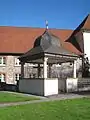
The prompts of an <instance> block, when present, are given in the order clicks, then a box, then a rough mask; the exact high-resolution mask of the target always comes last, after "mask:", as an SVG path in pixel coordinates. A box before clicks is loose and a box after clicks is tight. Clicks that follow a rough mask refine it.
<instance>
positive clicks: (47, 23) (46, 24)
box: [46, 20, 48, 30]
mask: <svg viewBox="0 0 90 120" xmlns="http://www.w3.org/2000/svg"><path fill="white" fill-rule="evenodd" d="M46 29H47V30H48V21H47V20H46Z"/></svg>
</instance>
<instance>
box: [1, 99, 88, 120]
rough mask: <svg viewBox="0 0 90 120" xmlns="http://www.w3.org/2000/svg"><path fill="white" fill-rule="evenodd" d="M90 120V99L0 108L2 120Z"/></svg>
mask: <svg viewBox="0 0 90 120" xmlns="http://www.w3.org/2000/svg"><path fill="white" fill-rule="evenodd" d="M15 119H16V120H90V99H89V98H82V99H73V100H62V101H52V102H44V103H34V104H27V105H20V106H13V107H5V108H0V120H15Z"/></svg>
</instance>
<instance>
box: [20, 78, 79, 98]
mask: <svg viewBox="0 0 90 120" xmlns="http://www.w3.org/2000/svg"><path fill="white" fill-rule="evenodd" d="M77 83H78V78H67V79H58V78H22V79H21V80H20V81H19V91H20V92H23V93H29V94H34V95H40V96H49V95H57V94H60V93H62V92H63V93H65V92H67V93H68V92H75V91H77Z"/></svg>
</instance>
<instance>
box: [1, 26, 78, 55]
mask: <svg viewBox="0 0 90 120" xmlns="http://www.w3.org/2000/svg"><path fill="white" fill-rule="evenodd" d="M44 31H45V29H44V28H24V27H8V26H7V27H3V26H2V27H0V53H25V52H27V51H28V50H30V49H31V48H32V47H33V43H34V41H35V39H36V38H37V37H38V36H40V35H41V34H42V33H43V32H44ZM50 32H52V33H53V34H54V35H56V36H58V37H59V38H60V40H61V41H62V44H63V46H64V47H65V48H66V49H67V50H69V51H72V52H74V53H76V54H80V52H79V51H78V50H77V49H76V48H75V47H74V46H73V45H72V44H71V43H68V42H65V40H66V39H68V38H69V37H70V35H71V34H72V32H73V31H72V30H63V29H62V30H60V29H50Z"/></svg>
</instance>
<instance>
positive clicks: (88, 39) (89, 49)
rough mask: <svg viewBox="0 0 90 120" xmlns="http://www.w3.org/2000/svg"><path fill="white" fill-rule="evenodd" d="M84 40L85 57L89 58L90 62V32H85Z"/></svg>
mask: <svg viewBox="0 0 90 120" xmlns="http://www.w3.org/2000/svg"><path fill="white" fill-rule="evenodd" d="M83 38H84V54H86V56H85V57H88V59H89V61H90V32H83Z"/></svg>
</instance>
